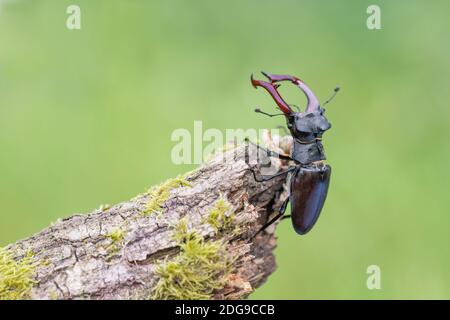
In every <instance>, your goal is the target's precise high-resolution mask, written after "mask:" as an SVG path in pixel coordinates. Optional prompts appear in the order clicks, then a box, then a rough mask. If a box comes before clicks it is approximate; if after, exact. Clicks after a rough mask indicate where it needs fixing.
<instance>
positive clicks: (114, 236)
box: [106, 229, 125, 243]
mask: <svg viewBox="0 0 450 320" xmlns="http://www.w3.org/2000/svg"><path fill="white" fill-rule="evenodd" d="M124 235H125V233H124V232H123V230H121V229H116V230H114V231H111V232H110V233H108V234H107V235H106V236H107V237H108V238H109V239H111V241H112V242H113V243H117V242H119V241H122V240H123V237H124Z"/></svg>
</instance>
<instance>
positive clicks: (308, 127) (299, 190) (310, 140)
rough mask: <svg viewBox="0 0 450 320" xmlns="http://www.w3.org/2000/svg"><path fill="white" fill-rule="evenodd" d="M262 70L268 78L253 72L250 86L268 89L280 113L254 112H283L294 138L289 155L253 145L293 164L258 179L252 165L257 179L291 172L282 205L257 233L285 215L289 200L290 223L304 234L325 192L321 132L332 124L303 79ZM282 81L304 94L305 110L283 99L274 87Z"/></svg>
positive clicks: (326, 175)
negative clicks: (257, 77)
mask: <svg viewBox="0 0 450 320" xmlns="http://www.w3.org/2000/svg"><path fill="white" fill-rule="evenodd" d="M262 74H263V75H264V76H265V77H266V78H267V79H268V80H269V82H266V81H262V80H255V79H254V78H253V75H252V76H251V83H252V85H253V87H255V88H257V87H262V88H264V89H265V90H267V91H268V92H269V94H270V95H271V96H272V98H273V99H274V100H275V102H276V104H277V105H278V107H279V109H280V110H281V111H282V113H280V114H269V113H266V112H264V111H262V110H261V109H259V108H257V109H255V112H257V113H261V114H264V115H267V116H269V117H274V116H279V115H284V116H285V118H286V124H287V127H288V129H289V131H290V133H291V135H292V138H293V149H292V152H291V156H288V155H282V154H279V153H277V152H274V151H271V150H267V149H265V148H262V147H261V146H259V145H257V144H254V145H255V146H256V147H257V148H259V149H261V150H263V151H265V152H267V155H268V156H270V157H278V158H280V159H283V160H289V161H293V162H294V163H295V166H292V167H289V168H288V169H287V170H286V171H283V172H280V173H278V174H275V175H273V176H262V178H261V179H258V178H257V176H256V174H255V171H254V170H253V169H250V170H251V171H252V173H253V176H254V178H255V180H256V181H258V182H263V181H268V180H271V179H273V178H275V177H279V176H282V175H286V174H288V173H292V175H291V182H290V194H289V197H288V198H287V199H286V200H285V201H284V202H283V204H282V205H281V208H280V210H279V212H278V214H277V215H276V216H275V217H274V218H273V219H271V220H270V221H268V222H267V223H266V224H265V225H263V227H262V228H261V229H260V230H259V231H258V232H257V233H256V234H258V233H259V232H261V231H263V230H264V229H266V228H267V227H268V226H270V225H271V224H272V223H274V222H275V221H277V220H278V219H280V218H281V217H282V216H283V215H284V213H285V211H286V208H287V205H288V203H289V201H290V202H291V215H290V217H291V219H292V225H293V226H294V229H295V231H296V232H297V233H298V234H300V235H304V234H306V233H308V232H309V231H310V230H311V229H312V227H313V226H314V224H315V223H316V221H317V219H318V218H319V215H320V212H321V210H322V207H323V205H324V202H325V199H326V197H327V193H328V186H329V184H330V176H331V167H330V166H329V165H328V164H325V163H324V160H325V159H326V158H325V153H324V150H323V145H322V135H323V133H324V132H325V131H327V130H328V129H330V128H331V124H330V123H329V122H328V120H327V118H325V116H324V112H325V109H324V108H323V107H321V106H320V103H319V100H318V99H317V98H316V96H315V95H314V93H313V92H312V91H311V89H310V88H309V87H308V86H307V85H306V84H305V83H304V82H303V81H302V80H300V79H299V78H297V77H294V76H288V75H275V74H269V73H265V72H262ZM281 81H290V82H291V83H293V84H294V85H296V86H297V87H299V88H300V89H301V90H302V91H303V93H304V94H305V95H306V99H307V105H306V108H305V111H304V112H301V111H300V109H299V110H298V112H295V111H294V110H292V108H291V106H290V105H289V104H287V103H286V102H285V101H284V100H283V98H282V97H281V95H280V94H279V92H278V90H277V88H278V87H279V86H280V85H279V84H277V83H278V82H281ZM338 91H339V87H336V88H335V89H334V93H333V95H332V96H331V97H330V98H329V99H328V100H327V101H326V102H325V103H324V104H323V105H326V104H327V103H328V102H330V101H331V100H332V99H333V98H334V96H335V95H336V93H337V92H338ZM248 142H250V141H248ZM250 143H251V142H250ZM284 218H289V216H284V217H283V218H282V219H284ZM256 234H255V236H256Z"/></svg>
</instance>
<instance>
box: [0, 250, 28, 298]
mask: <svg viewBox="0 0 450 320" xmlns="http://www.w3.org/2000/svg"><path fill="white" fill-rule="evenodd" d="M34 272H35V266H34V262H33V253H32V251H31V250H30V251H28V252H27V254H26V255H25V257H23V258H22V259H21V260H19V261H16V260H14V259H13V257H12V254H11V253H10V252H9V251H7V250H5V249H4V248H0V300H23V299H27V298H28V296H29V293H30V290H31V288H32V287H33V285H34V284H35V281H34V280H33V274H34Z"/></svg>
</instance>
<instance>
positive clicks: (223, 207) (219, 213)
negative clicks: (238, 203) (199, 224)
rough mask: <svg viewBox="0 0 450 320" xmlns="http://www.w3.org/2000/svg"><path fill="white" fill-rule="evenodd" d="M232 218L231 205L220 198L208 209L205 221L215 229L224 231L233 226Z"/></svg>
mask: <svg viewBox="0 0 450 320" xmlns="http://www.w3.org/2000/svg"><path fill="white" fill-rule="evenodd" d="M234 218H235V217H234V213H233V212H232V207H231V205H230V204H229V203H228V202H227V201H226V200H225V199H223V198H220V199H219V200H217V201H216V203H215V204H214V206H213V208H212V209H211V210H210V212H209V215H208V217H207V219H206V222H207V223H209V224H210V225H211V226H212V227H213V228H214V229H216V230H217V231H225V230H230V229H232V228H233V227H234Z"/></svg>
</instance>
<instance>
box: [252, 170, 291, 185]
mask: <svg viewBox="0 0 450 320" xmlns="http://www.w3.org/2000/svg"><path fill="white" fill-rule="evenodd" d="M295 168H296V167H291V168H289V169H287V170H286V171H282V172H279V173H277V174H274V175H273V176H262V178H261V179H258V178H257V177H256V173H255V170H253V169H252V168H250V169H249V170H250V171H251V172H252V173H253V178H254V179H255V181H256V182H264V181H269V180H272V179H274V178H276V177H279V176H282V175H284V174H288V173H289V172H292V171H294V170H295Z"/></svg>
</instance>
